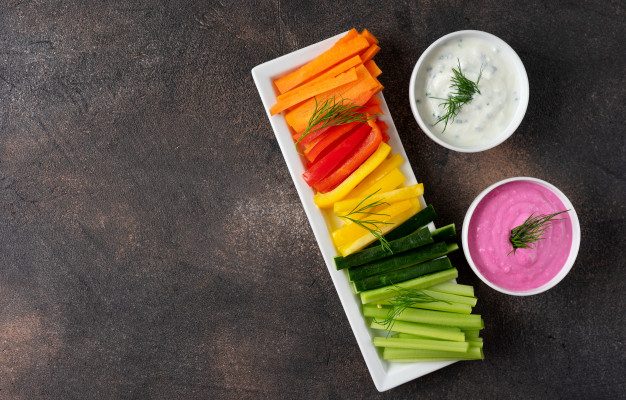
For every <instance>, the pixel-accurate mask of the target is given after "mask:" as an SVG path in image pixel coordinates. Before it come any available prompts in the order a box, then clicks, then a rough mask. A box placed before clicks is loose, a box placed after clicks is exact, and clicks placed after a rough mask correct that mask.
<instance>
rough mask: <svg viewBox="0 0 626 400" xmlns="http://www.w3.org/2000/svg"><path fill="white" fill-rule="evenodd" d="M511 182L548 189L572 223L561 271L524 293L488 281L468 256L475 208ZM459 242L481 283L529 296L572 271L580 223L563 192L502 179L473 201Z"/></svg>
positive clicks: (496, 288) (521, 179)
mask: <svg viewBox="0 0 626 400" xmlns="http://www.w3.org/2000/svg"><path fill="white" fill-rule="evenodd" d="M513 181H527V182H534V183H538V184H540V185H542V186H544V187H546V188H548V189H549V190H550V191H551V192H552V193H554V194H555V195H556V196H557V197H558V198H559V200H561V202H562V203H563V205H564V206H565V208H566V209H568V210H570V211H569V212H568V215H569V217H570V219H571V221H572V247H571V248H570V252H569V255H568V257H567V260H565V264H563V266H562V267H561V270H560V271H559V272H558V273H557V274H556V275H555V276H554V277H553V278H552V279H550V280H549V281H548V282H546V283H544V284H543V285H541V286H539V287H538V288H535V289H531V290H525V291H514V290H509V289H505V288H503V287H500V286H498V285H496V284H494V283H493V282H491V281H489V280H488V279H487V278H486V277H485V276H484V275H483V274H482V273H481V272H480V270H479V269H478V267H476V264H475V263H474V261H473V260H472V255H471V254H470V251H469V243H468V231H469V224H470V221H471V220H472V216H473V215H474V211H475V210H476V207H477V206H478V204H479V203H480V202H481V200H482V199H483V198H484V197H485V196H486V195H487V194H489V193H491V191H492V190H494V189H495V188H497V187H499V186H502V185H504V184H505V183H509V182H513ZM461 240H462V242H463V252H464V253H465V258H466V259H467V262H468V263H469V265H470V267H471V268H472V269H473V270H474V273H475V274H476V275H478V277H479V278H480V279H481V280H482V281H483V282H485V283H486V284H487V285H489V286H490V287H492V288H494V289H495V290H497V291H499V292H502V293H506V294H510V295H514V296H530V295H533V294H538V293H542V292H545V291H546V290H548V289H550V288H552V287H553V286H555V285H556V284H557V283H559V282H560V281H561V280H562V279H563V278H564V277H565V275H567V273H568V272H569V271H570V270H571V269H572V266H573V265H574V262H575V261H576V256H577V255H578V249H579V248H580V223H579V222H578V215H577V214H576V210H574V206H573V205H572V202H571V201H569V199H568V198H567V197H566V196H565V195H564V194H563V192H561V191H560V190H559V189H558V188H557V187H556V186H554V185H551V184H550V183H548V182H546V181H543V180H541V179H537V178H530V177H525V176H521V177H516V178H509V179H504V180H502V181H500V182H496V183H494V184H493V185H491V186H489V187H488V188H487V189H485V190H483V191H482V193H480V194H479V195H478V196H477V197H476V199H474V201H473V202H472V204H471V205H470V207H469V209H468V210H467V213H466V214H465V219H464V220H463V231H462V233H461Z"/></svg>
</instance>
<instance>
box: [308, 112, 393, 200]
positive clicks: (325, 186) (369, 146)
mask: <svg viewBox="0 0 626 400" xmlns="http://www.w3.org/2000/svg"><path fill="white" fill-rule="evenodd" d="M367 124H368V126H370V127H371V128H372V130H371V131H370V132H369V135H368V136H367V138H366V139H365V141H364V142H363V143H362V144H361V146H359V148H358V149H357V150H356V152H354V154H352V156H350V157H349V158H348V159H346V160H345V161H344V162H343V163H342V164H341V165H340V166H339V167H338V168H337V169H336V170H335V171H334V172H332V173H331V174H330V175H328V176H327V177H325V178H324V179H322V180H321V181H319V182H318V183H317V184H314V185H313V187H314V188H315V190H317V191H318V192H321V193H326V192H328V191H331V190H333V189H334V188H335V187H337V186H338V185H339V184H340V183H341V182H343V181H344V180H345V179H346V178H347V177H348V176H350V174H351V173H353V172H354V171H355V170H356V169H357V168H359V166H360V165H361V164H363V163H364V162H365V160H367V159H368V158H369V156H371V155H372V154H373V153H374V152H375V151H376V149H378V146H380V143H381V142H382V141H383V136H382V134H381V132H380V129H378V125H376V122H374V120H369V121H368V122H367Z"/></svg>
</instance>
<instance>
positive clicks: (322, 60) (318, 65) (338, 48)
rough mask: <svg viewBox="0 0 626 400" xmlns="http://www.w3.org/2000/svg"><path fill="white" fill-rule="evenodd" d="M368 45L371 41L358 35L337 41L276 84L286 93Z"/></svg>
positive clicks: (278, 80) (275, 82)
mask: <svg viewBox="0 0 626 400" xmlns="http://www.w3.org/2000/svg"><path fill="white" fill-rule="evenodd" d="M368 46H369V43H368V42H367V40H366V39H365V38H364V37H362V36H357V37H355V38H353V39H350V40H347V41H345V42H341V43H335V45H334V46H333V47H331V48H330V49H328V50H326V51H325V52H323V53H322V54H320V55H319V56H317V57H316V58H314V59H313V60H311V61H309V62H308V63H306V64H304V65H303V66H301V67H300V68H298V69H297V70H295V71H292V72H290V73H288V74H287V75H284V76H281V77H280V78H278V79H276V80H275V81H274V84H275V85H276V88H277V89H278V90H279V91H280V93H285V92H287V91H289V90H291V89H293V88H295V87H296V86H298V85H300V84H302V83H303V82H306V81H307V80H308V79H311V78H314V77H315V76H317V75H319V74H321V73H322V72H324V71H325V70H326V69H328V68H330V67H332V66H333V65H335V64H337V63H340V62H342V61H344V60H346V59H348V58H350V57H352V56H354V55H356V54H359V53H361V52H362V51H364V50H365V49H367V47H368Z"/></svg>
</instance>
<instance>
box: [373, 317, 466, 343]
mask: <svg viewBox="0 0 626 400" xmlns="http://www.w3.org/2000/svg"><path fill="white" fill-rule="evenodd" d="M370 327H371V328H373V329H381V330H386V329H387V326H386V325H384V324H381V323H378V322H376V321H375V320H374V321H372V324H371V325H370ZM390 330H391V331H393V332H402V333H411V334H413V335H419V336H424V337H426V338H431V339H441V340H452V341H453V342H464V341H465V334H464V333H463V332H462V331H461V330H460V329H458V328H453V327H449V326H434V325H424V324H416V323H413V322H405V321H394V322H393V325H392V326H391V327H390Z"/></svg>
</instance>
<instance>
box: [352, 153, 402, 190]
mask: <svg viewBox="0 0 626 400" xmlns="http://www.w3.org/2000/svg"><path fill="white" fill-rule="evenodd" d="M403 162H404V158H402V156H401V155H400V154H394V155H392V156H391V157H389V158H387V159H386V160H385V161H383V162H382V163H381V164H380V165H379V166H378V167H377V168H376V169H375V170H374V171H372V173H371V174H369V175H368V176H367V178H365V179H363V181H362V182H361V183H359V184H358V186H357V187H355V188H354V190H352V192H350V194H348V196H346V198H349V199H353V198H357V197H361V198H362V197H363V196H367V195H368V194H369V193H372V192H368V191H367V190H368V189H369V188H370V186H372V185H373V184H374V183H375V182H377V181H379V180H380V179H382V178H384V177H385V175H387V174H388V173H390V172H391V171H393V170H394V169H396V168H398V167H399V166H400V165H402V163H403Z"/></svg>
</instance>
